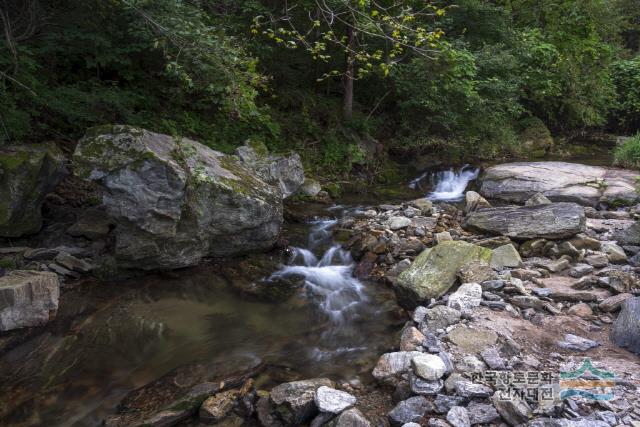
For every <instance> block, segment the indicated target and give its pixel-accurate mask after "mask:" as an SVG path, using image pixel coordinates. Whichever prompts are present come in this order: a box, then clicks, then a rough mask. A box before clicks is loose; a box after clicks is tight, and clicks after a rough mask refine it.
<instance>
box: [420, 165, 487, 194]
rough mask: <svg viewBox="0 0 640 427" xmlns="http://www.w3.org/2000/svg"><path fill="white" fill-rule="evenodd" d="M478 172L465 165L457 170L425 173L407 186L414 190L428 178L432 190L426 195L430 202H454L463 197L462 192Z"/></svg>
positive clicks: (476, 169)
mask: <svg viewBox="0 0 640 427" xmlns="http://www.w3.org/2000/svg"><path fill="white" fill-rule="evenodd" d="M479 173H480V170H479V169H478V168H474V167H471V166H469V165H465V166H463V167H462V168H460V169H459V170H457V171H455V170H453V169H449V170H444V171H437V172H431V173H427V172H425V173H424V174H422V175H421V176H419V177H418V178H416V179H414V180H413V181H411V182H410V183H409V186H411V187H412V188H416V187H418V186H419V184H420V182H421V181H423V180H424V179H425V178H427V177H428V178H429V182H430V183H431V185H432V188H433V190H432V191H431V192H430V193H429V194H428V195H427V199H429V200H432V201H447V202H456V201H460V200H462V198H463V197H464V190H465V189H466V188H467V185H469V182H471V181H473V180H474V179H476V178H478V174H479Z"/></svg>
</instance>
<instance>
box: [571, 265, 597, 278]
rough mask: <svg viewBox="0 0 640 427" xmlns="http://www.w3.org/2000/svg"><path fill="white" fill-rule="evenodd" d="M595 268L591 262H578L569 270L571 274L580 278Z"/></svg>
mask: <svg viewBox="0 0 640 427" xmlns="http://www.w3.org/2000/svg"><path fill="white" fill-rule="evenodd" d="M593 270H594V268H593V266H591V265H589V264H577V265H575V266H573V267H572V268H571V269H570V270H569V276H571V277H575V278H576V279H579V278H580V277H583V276H586V275H587V274H591V273H592V272H593Z"/></svg>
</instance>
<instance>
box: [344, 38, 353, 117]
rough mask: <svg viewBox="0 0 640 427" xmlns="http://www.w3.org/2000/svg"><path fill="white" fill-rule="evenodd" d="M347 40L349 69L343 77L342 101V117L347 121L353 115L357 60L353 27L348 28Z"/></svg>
mask: <svg viewBox="0 0 640 427" xmlns="http://www.w3.org/2000/svg"><path fill="white" fill-rule="evenodd" d="M347 38H348V42H347V43H348V44H347V46H348V52H347V69H346V71H345V73H344V77H343V85H344V97H343V100H342V117H343V118H344V120H345V121H348V120H351V116H352V115H353V79H354V68H355V62H356V60H355V55H354V51H353V49H354V42H355V34H354V31H353V28H352V27H347Z"/></svg>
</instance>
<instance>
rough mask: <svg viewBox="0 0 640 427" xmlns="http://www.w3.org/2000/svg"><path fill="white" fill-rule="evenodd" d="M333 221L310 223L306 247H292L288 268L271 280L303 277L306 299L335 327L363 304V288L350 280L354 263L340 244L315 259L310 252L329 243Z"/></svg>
mask: <svg viewBox="0 0 640 427" xmlns="http://www.w3.org/2000/svg"><path fill="white" fill-rule="evenodd" d="M336 222H337V221H336V220H323V221H314V222H313V223H312V224H313V225H312V227H311V231H310V232H309V238H308V240H309V243H308V248H292V249H293V253H292V256H291V260H290V265H287V266H284V267H282V268H281V269H280V270H278V271H276V272H275V273H273V275H272V276H271V277H272V278H276V277H278V276H287V275H299V276H302V277H304V284H305V289H306V291H307V293H308V295H309V297H310V298H311V299H312V300H313V301H315V302H317V306H318V308H319V309H320V311H321V312H322V313H323V314H324V315H325V316H327V318H328V320H329V321H330V322H331V323H333V324H334V325H335V326H341V325H343V324H344V323H345V322H347V321H348V320H349V319H350V318H351V317H352V316H357V307H358V306H359V305H361V304H363V303H365V302H366V300H367V298H366V295H365V294H364V291H363V288H364V287H363V285H362V283H360V281H359V280H358V279H356V278H355V277H353V269H354V267H355V263H354V262H353V259H352V258H351V254H350V253H349V252H347V251H345V250H344V249H342V247H341V246H340V245H335V244H334V245H331V246H330V247H329V248H328V249H327V250H325V251H324V253H323V254H322V256H321V257H319V258H318V256H316V254H315V253H314V252H313V250H317V249H318V248H321V247H322V246H326V245H328V244H330V243H331V228H332V227H333V226H334V225H335V224H336Z"/></svg>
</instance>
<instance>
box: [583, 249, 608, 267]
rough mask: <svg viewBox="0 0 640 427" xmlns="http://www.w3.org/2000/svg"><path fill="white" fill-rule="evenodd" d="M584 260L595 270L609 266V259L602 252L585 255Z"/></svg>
mask: <svg viewBox="0 0 640 427" xmlns="http://www.w3.org/2000/svg"><path fill="white" fill-rule="evenodd" d="M584 260H585V262H586V263H587V264H589V265H590V266H592V267H595V268H603V267H606V266H607V265H609V258H608V257H607V255H606V254H603V253H602V252H598V253H594V254H591V255H587V256H586V257H585V259H584Z"/></svg>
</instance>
